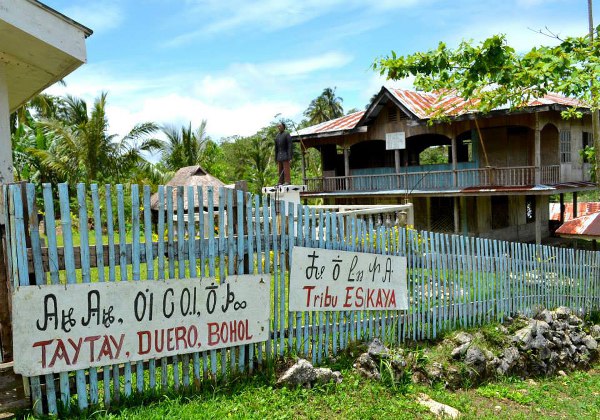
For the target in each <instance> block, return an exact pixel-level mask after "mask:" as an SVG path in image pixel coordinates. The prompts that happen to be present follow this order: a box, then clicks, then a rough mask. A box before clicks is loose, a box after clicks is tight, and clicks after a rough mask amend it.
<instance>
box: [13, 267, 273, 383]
mask: <svg viewBox="0 0 600 420" xmlns="http://www.w3.org/2000/svg"><path fill="white" fill-rule="evenodd" d="M269 292H270V276H269V275H266V276H262V275H243V276H231V277H228V278H227V281H226V282H224V283H222V284H217V283H216V282H215V281H214V279H212V278H205V279H202V280H200V279H182V280H165V281H160V280H157V281H136V282H106V283H85V284H69V285H49V286H42V287H37V286H25V287H19V288H18V289H17V290H16V291H15V293H14V295H13V324H14V326H13V332H14V346H15V348H17V349H19V351H18V352H15V355H14V362H15V364H14V369H15V372H17V373H20V374H22V375H26V376H33V375H40V374H45V373H50V372H61V371H68V370H75V369H83V368H87V367H92V366H104V365H109V364H115V363H123V362H126V361H136V360H144V359H150V358H156V357H163V356H170V355H176V354H185V353H191V352H196V351H204V350H209V349H216V348H222V347H228V346H237V345H243V344H250V343H256V342H260V341H265V340H266V339H267V337H268V331H269V314H270V294H269Z"/></svg>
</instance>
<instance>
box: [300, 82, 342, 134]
mask: <svg viewBox="0 0 600 420" xmlns="http://www.w3.org/2000/svg"><path fill="white" fill-rule="evenodd" d="M335 90H336V88H333V89H331V88H325V89H323V92H322V93H321V95H319V96H318V97H316V98H315V99H313V100H312V101H311V102H310V105H309V106H308V108H307V109H306V111H304V116H305V117H307V118H308V122H309V123H310V124H311V125H314V124H319V123H322V122H325V121H329V120H332V119H334V118H339V117H341V116H343V115H344V107H343V105H342V102H343V99H342V98H340V97H339V96H335Z"/></svg>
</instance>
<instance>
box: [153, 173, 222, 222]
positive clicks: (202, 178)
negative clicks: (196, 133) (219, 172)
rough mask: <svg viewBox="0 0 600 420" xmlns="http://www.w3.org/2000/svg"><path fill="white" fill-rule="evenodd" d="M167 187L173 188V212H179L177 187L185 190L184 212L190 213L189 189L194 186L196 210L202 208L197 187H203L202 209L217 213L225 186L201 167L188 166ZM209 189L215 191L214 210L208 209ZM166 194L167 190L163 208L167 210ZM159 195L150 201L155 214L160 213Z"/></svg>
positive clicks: (154, 195) (155, 194)
mask: <svg viewBox="0 0 600 420" xmlns="http://www.w3.org/2000/svg"><path fill="white" fill-rule="evenodd" d="M166 186H172V187H173V192H172V194H173V211H174V212H177V187H180V186H181V187H184V188H183V207H184V210H185V211H186V213H187V211H188V187H189V186H193V187H195V188H194V210H195V211H198V210H199V208H200V206H199V202H198V189H197V187H203V190H204V191H203V199H202V209H203V210H204V211H205V212H208V211H209V210H212V211H215V210H218V208H219V188H221V187H224V186H225V184H224V183H223V182H222V181H221V180H220V179H218V178H215V177H214V176H212V175H211V174H209V173H208V172H206V171H205V170H204V169H203V168H202V167H201V166H199V165H195V166H186V167H185V168H181V169H179V170H178V171H177V172H176V173H175V175H174V176H173V178H171V180H170V181H169V182H167V184H166ZM207 187H212V188H213V191H214V196H213V197H214V199H213V208H212V209H209V208H208V194H207V190H206V188H207ZM166 194H167V191H166V189H165V203H163V208H164V209H166V208H167V203H166V201H167V200H166ZM158 203H159V200H158V193H154V194H152V197H151V199H150V207H151V208H152V212H153V213H157V212H158Z"/></svg>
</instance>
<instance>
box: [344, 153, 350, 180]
mask: <svg viewBox="0 0 600 420" xmlns="http://www.w3.org/2000/svg"><path fill="white" fill-rule="evenodd" d="M344 176H350V148H349V147H346V146H344Z"/></svg>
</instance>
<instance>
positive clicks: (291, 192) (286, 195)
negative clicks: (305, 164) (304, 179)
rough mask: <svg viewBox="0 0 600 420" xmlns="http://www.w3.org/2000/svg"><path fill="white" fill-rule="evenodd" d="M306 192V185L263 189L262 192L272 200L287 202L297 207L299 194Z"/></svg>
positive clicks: (277, 186)
mask: <svg viewBox="0 0 600 420" xmlns="http://www.w3.org/2000/svg"><path fill="white" fill-rule="evenodd" d="M306 190H307V187H306V185H276V186H274V187H264V188H263V189H262V192H263V194H267V195H269V197H271V198H272V199H274V200H277V201H287V202H288V203H294V206H297V205H299V204H300V193H301V192H305V191H306Z"/></svg>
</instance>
